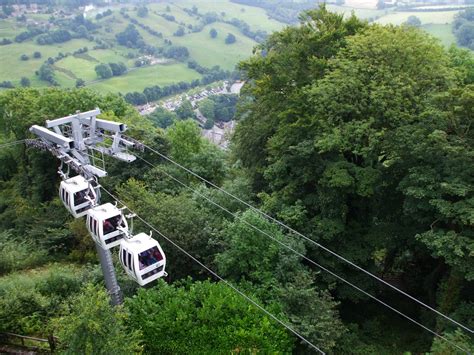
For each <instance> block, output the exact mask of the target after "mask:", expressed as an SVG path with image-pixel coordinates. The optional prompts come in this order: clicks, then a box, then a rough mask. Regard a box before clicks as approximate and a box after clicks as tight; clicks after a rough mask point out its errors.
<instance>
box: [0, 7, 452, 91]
mask: <svg viewBox="0 0 474 355" xmlns="http://www.w3.org/2000/svg"><path fill="white" fill-rule="evenodd" d="M193 6H194V10H193ZM147 8H148V14H147V16H145V17H139V16H138V13H137V8H136V6H135V5H131V4H120V5H113V6H108V7H103V8H96V9H93V10H91V11H90V12H88V13H87V14H86V18H87V19H89V20H91V21H92V22H93V23H95V24H97V25H98V26H99V27H98V28H97V29H95V30H92V31H91V32H90V35H91V36H93V41H90V40H86V39H73V40H70V41H68V42H65V43H61V44H57V43H55V44H51V45H38V44H37V43H36V37H34V38H32V39H29V40H27V41H24V42H22V43H13V44H10V45H7V46H1V47H0V60H1V63H2V65H1V66H0V81H5V80H6V81H11V82H12V83H13V84H14V85H16V86H17V85H19V83H20V79H21V77H27V78H28V79H30V81H31V85H32V86H46V85H49V84H48V83H46V82H44V81H40V80H39V78H38V76H36V75H35V71H37V70H38V69H39V68H40V66H41V65H42V64H43V63H44V62H45V60H47V59H48V57H53V58H54V57H56V56H57V55H58V54H59V53H60V52H61V53H64V54H67V53H70V54H71V55H69V56H68V57H67V58H63V59H61V60H57V61H56V62H55V63H54V66H53V69H54V70H55V79H56V81H57V82H58V83H59V84H60V85H61V86H65V87H72V86H74V85H75V83H76V80H77V79H78V78H80V79H83V80H85V81H86V83H88V84H89V83H90V84H91V85H92V86H93V87H94V88H96V89H97V90H99V91H113V92H123V93H125V92H128V91H134V90H138V91H141V90H143V88H145V87H147V86H151V85H155V84H160V85H167V84H171V83H177V82H179V81H189V80H192V79H196V78H200V77H201V75H200V74H199V73H197V72H195V71H193V70H190V69H189V68H187V65H186V62H187V61H188V60H194V61H196V62H197V63H198V64H200V65H201V66H204V67H208V68H210V67H212V66H215V65H219V66H220V67H221V68H223V69H225V70H233V69H234V68H235V65H236V64H237V63H238V62H239V61H240V60H242V59H245V58H247V57H248V56H250V55H251V53H252V49H253V48H254V46H255V45H256V44H257V42H256V41H255V40H254V39H252V38H249V37H247V36H246V35H244V34H243V33H242V29H241V28H238V27H236V26H234V25H230V24H228V23H225V22H228V21H231V20H232V19H239V20H240V21H244V22H245V23H246V24H247V25H248V26H249V28H250V30H251V31H253V32H256V31H266V32H267V33H271V32H272V31H276V30H280V29H282V28H283V27H284V26H285V24H283V23H280V22H278V21H276V20H273V19H271V18H269V17H268V15H267V13H266V12H265V10H264V9H262V8H257V7H251V6H245V5H240V4H236V3H232V2H231V1H230V0H168V1H163V2H160V3H153V4H148V5H147ZM328 8H329V9H330V10H331V11H337V12H339V13H344V14H345V15H347V16H348V15H350V14H351V12H352V11H354V13H355V14H356V15H357V16H358V17H360V18H363V19H368V20H369V21H375V22H377V23H380V24H388V23H392V24H395V25H399V24H401V23H403V22H405V21H406V20H407V18H408V17H409V16H412V15H415V16H417V17H418V18H420V20H421V22H422V24H423V26H422V28H424V29H425V30H426V31H428V32H429V33H431V34H432V35H434V36H435V37H438V38H439V39H440V40H441V42H442V43H443V44H445V45H450V44H452V43H455V38H454V36H453V34H452V31H451V23H452V21H453V18H454V16H455V15H456V13H457V12H458V11H433V12H415V11H413V12H396V11H394V10H392V9H384V10H377V9H367V8H361V9H357V8H351V7H347V6H336V5H329V6H328ZM108 9H110V10H111V11H112V14H111V15H109V16H106V17H103V18H100V19H96V15H97V14H101V13H103V12H104V11H106V10H108ZM437 10H439V9H437ZM121 11H125V12H124V14H122V13H121ZM209 12H213V13H215V14H217V16H218V17H219V19H218V22H214V23H211V24H207V25H204V24H203V21H204V16H205V14H206V13H209ZM76 14H77V13H76ZM53 15H54V16H53V17H61V16H62V17H63V19H67V18H68V16H69V18H73V16H74V15H75V14H69V15H66V17H64V15H61V14H59V13H55V14H53ZM163 16H173V17H174V19H171V20H170V19H165V18H164V17H163ZM26 17H27V19H28V21H29V22H28V23H30V24H31V23H35V24H36V25H38V26H45V25H47V26H50V27H51V26H52V27H51V30H55V29H57V27H55V26H56V25H52V24H51V23H50V22H49V20H50V18H51V14H46V13H37V14H26ZM134 21H138V23H139V24H140V25H141V26H147V27H148V28H149V29H148V30H147V29H146V28H143V27H141V26H136V30H137V31H138V32H139V34H140V36H141V37H142V38H143V40H144V42H145V43H146V45H148V46H152V47H153V48H161V49H162V50H166V49H167V48H168V47H167V44H166V42H168V41H171V43H172V44H173V45H175V46H176V45H179V46H184V47H186V48H187V49H188V51H189V58H186V59H184V60H182V63H180V64H173V65H167V66H163V65H158V66H152V67H147V68H134V66H135V61H136V58H137V57H139V56H141V55H143V54H142V53H140V50H139V49H138V48H129V47H125V46H121V45H118V43H117V40H116V35H117V34H118V33H120V32H122V31H124V30H125V29H126V28H127V26H129V25H130V24H131V23H132V22H134ZM180 27H183V28H184V29H185V35H184V36H181V37H177V36H175V35H174V34H175V32H176V31H177V30H178V29H179V28H180ZM211 28H214V29H216V30H217V32H218V36H217V38H215V39H212V38H211V37H210V35H209V31H210V29H211ZM26 29H27V27H26V23H23V22H18V21H17V20H16V19H15V18H13V17H10V18H8V19H4V20H0V40H1V39H2V38H8V39H10V40H13V39H14V38H15V36H17V35H18V34H20V33H21V32H23V31H25V30H26ZM196 29H198V30H200V31H199V32H196ZM150 30H152V31H156V32H158V33H160V34H161V36H162V37H159V36H157V35H156V34H155V35H154V34H152V33H150ZM228 33H232V34H233V35H235V37H236V39H237V40H236V42H235V43H233V44H231V45H227V44H225V37H226V36H227V34H228ZM104 43H105V44H106V46H107V47H108V48H107V49H93V48H94V46H97V45H98V44H99V45H103V44H104ZM168 43H169V42H168ZM83 47H88V49H89V50H88V52H87V53H82V54H79V55H75V56H72V52H74V51H76V50H78V49H79V48H83ZM36 51H39V52H40V53H41V55H42V56H41V58H39V59H35V58H33V53H34V52H36ZM23 54H26V55H28V56H29V57H30V59H29V60H27V61H23V60H21V59H20V57H21V55H23ZM161 55H162V54H159V52H158V54H156V58H155V59H156V60H158V61H159V60H160V58H159V57H160V56H161ZM117 62H123V63H125V64H126V65H127V67H128V68H129V69H133V70H132V71H131V72H130V73H128V74H127V75H125V76H121V77H115V78H111V79H106V80H103V81H100V82H95V81H97V80H98V79H99V78H98V77H97V74H96V72H95V66H96V65H98V64H100V63H117Z"/></svg>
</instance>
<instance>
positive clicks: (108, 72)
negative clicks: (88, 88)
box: [95, 64, 114, 79]
mask: <svg viewBox="0 0 474 355" xmlns="http://www.w3.org/2000/svg"><path fill="white" fill-rule="evenodd" d="M95 72H96V73H97V76H98V77H99V78H101V79H108V78H111V77H112V76H113V75H114V74H113V73H112V69H111V68H110V65H108V64H99V65H96V67H95Z"/></svg>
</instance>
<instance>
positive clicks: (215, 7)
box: [171, 0, 285, 33]
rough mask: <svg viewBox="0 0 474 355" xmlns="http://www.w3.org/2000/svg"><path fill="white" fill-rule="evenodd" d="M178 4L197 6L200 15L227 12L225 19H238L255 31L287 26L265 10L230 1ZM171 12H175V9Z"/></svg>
mask: <svg viewBox="0 0 474 355" xmlns="http://www.w3.org/2000/svg"><path fill="white" fill-rule="evenodd" d="M176 4H177V5H179V6H182V7H187V8H192V6H193V5H196V7H197V8H198V11H199V13H205V12H211V11H215V12H217V13H219V14H220V13H221V12H225V19H227V20H230V19H232V18H233V17H235V18H238V19H240V20H243V21H245V22H247V23H248V24H249V26H250V28H251V29H253V30H264V31H267V32H269V33H271V32H273V31H277V30H279V29H281V28H283V27H284V26H285V24H283V23H281V22H279V21H276V20H273V19H271V18H269V17H268V15H267V13H266V12H265V10H264V9H261V8H259V7H253V6H245V5H240V4H236V3H232V2H230V1H229V0H179V1H176ZM242 10H243V11H242ZM171 12H173V8H172V11H171Z"/></svg>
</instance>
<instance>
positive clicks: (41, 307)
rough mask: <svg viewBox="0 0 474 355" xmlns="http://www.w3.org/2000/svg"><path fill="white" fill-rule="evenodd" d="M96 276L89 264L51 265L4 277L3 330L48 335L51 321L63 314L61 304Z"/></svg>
mask: <svg viewBox="0 0 474 355" xmlns="http://www.w3.org/2000/svg"><path fill="white" fill-rule="evenodd" d="M92 276H93V272H92V270H90V269H87V268H77V267H76V266H74V265H64V266H60V265H49V266H48V267H45V268H42V269H36V270H29V271H28V272H27V273H23V274H20V273H12V274H9V275H7V276H4V277H2V278H0V331H2V332H13V333H18V334H32V335H36V334H41V335H42V336H45V335H47V333H46V331H47V325H48V323H49V320H50V318H52V317H54V316H57V315H58V314H59V312H60V307H59V305H60V304H62V303H63V302H65V301H66V299H67V298H68V297H69V296H70V295H72V294H73V293H76V292H79V290H80V288H81V287H82V284H83V283H84V282H85V281H86V280H93V278H92Z"/></svg>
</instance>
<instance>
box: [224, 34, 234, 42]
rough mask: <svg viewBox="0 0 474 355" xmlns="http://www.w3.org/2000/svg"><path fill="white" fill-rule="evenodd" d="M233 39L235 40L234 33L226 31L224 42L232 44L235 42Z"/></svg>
mask: <svg viewBox="0 0 474 355" xmlns="http://www.w3.org/2000/svg"><path fill="white" fill-rule="evenodd" d="M235 41H236V38H235V35H233V34H232V33H228V34H227V37H226V38H225V44H232V43H235Z"/></svg>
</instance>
